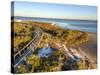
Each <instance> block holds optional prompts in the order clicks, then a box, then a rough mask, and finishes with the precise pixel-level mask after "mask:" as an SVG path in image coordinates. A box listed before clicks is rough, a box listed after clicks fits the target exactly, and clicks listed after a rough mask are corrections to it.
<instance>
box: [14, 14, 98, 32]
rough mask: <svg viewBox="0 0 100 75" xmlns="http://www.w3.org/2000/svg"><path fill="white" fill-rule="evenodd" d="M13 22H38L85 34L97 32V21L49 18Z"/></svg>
mask: <svg viewBox="0 0 100 75" xmlns="http://www.w3.org/2000/svg"><path fill="white" fill-rule="evenodd" d="M14 19H15V20H32V21H40V22H50V23H56V24H57V25H58V26H59V27H62V28H64V29H73V30H80V31H87V32H93V33H96V32H97V21H86V20H64V19H49V18H32V17H18V16H17V17H14Z"/></svg>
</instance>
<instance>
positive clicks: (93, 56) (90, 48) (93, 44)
mask: <svg viewBox="0 0 100 75" xmlns="http://www.w3.org/2000/svg"><path fill="white" fill-rule="evenodd" d="M88 36H89V41H88V42H87V43H85V44H82V45H80V46H79V48H80V49H81V51H82V52H83V53H85V54H86V56H87V57H88V58H89V59H90V60H91V61H92V62H93V63H97V34H96V33H88Z"/></svg>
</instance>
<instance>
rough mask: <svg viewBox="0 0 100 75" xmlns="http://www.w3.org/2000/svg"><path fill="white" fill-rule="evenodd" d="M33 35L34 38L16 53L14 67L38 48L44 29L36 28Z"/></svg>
mask: <svg viewBox="0 0 100 75" xmlns="http://www.w3.org/2000/svg"><path fill="white" fill-rule="evenodd" d="M33 35H34V38H33V39H32V40H31V41H30V42H29V43H28V44H27V45H26V46H24V47H23V48H22V49H21V50H19V51H18V52H17V53H16V54H14V56H13V57H14V64H12V65H13V67H14V68H16V67H17V66H18V65H19V64H20V63H21V62H23V61H24V60H26V57H27V56H29V55H30V54H32V53H33V52H34V51H35V50H36V48H37V46H38V44H39V43H40V41H41V40H42V37H43V31H42V30H41V29H39V28H35V31H34V33H33Z"/></svg>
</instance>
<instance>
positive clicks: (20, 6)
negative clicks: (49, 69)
mask: <svg viewBox="0 0 100 75" xmlns="http://www.w3.org/2000/svg"><path fill="white" fill-rule="evenodd" d="M14 10H15V11H14V15H15V16H27V17H47V18H63V19H88V20H96V19H97V7H95V6H82V5H81V6H80V5H68V4H50V3H33V2H19V1H16V2H14Z"/></svg>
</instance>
